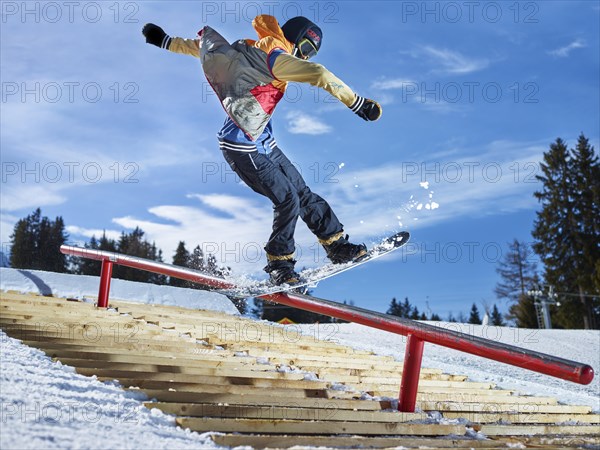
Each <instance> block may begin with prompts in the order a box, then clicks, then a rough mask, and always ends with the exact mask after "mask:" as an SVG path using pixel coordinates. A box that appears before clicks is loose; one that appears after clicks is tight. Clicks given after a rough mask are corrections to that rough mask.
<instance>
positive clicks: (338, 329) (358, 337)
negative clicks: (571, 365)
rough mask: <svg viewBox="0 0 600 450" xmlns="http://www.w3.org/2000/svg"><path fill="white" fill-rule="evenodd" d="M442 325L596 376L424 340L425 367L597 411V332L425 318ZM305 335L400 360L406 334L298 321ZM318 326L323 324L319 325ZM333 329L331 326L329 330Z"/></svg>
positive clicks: (599, 380) (599, 382) (599, 349)
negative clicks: (576, 377)
mask: <svg viewBox="0 0 600 450" xmlns="http://www.w3.org/2000/svg"><path fill="white" fill-rule="evenodd" d="M427 323H429V324H432V325H435V326H438V327H440V328H441V329H447V330H453V331H459V332H462V333H466V334H468V335H470V336H476V337H483V338H486V339H491V340H494V341H499V342H503V343H505V344H510V345H515V346H517V347H523V348H527V349H530V350H534V351H537V352H541V353H546V354H549V355H554V356H558V357H561V358H565V359H570V360H573V361H579V362H583V363H586V364H589V365H590V366H592V368H593V369H594V373H595V374H596V376H595V377H594V380H593V381H592V382H591V383H590V384H589V385H580V384H576V383H572V382H569V381H564V380H561V379H558V378H554V377H551V376H548V375H543V374H540V373H537V372H532V371H529V370H525V369H521V368H519V367H514V366H511V365H508V364H502V363H499V362H496V361H492V360H490V359H485V358H481V357H478V356H473V355H470V354H467V353H463V352H459V351H457V350H452V349H449V348H446V347H441V346H438V345H435V344H430V343H426V345H425V350H424V353H423V363H422V366H423V367H428V368H437V369H442V370H443V371H444V372H445V373H451V374H457V375H467V376H468V377H469V380H470V381H476V382H489V383H494V384H496V385H497V386H498V387H500V388H503V389H509V390H514V391H516V392H518V393H521V394H528V395H537V396H543V397H548V396H549V397H554V398H557V399H558V400H559V402H561V403H564V404H570V405H587V406H591V407H592V409H593V411H595V412H600V376H598V374H599V373H600V331H599V330H530V329H523V328H509V327H497V326H483V325H471V324H459V323H448V322H427ZM299 327H300V329H301V330H302V331H303V332H304V333H305V334H310V335H316V336H319V335H320V336H328V340H332V341H334V342H337V343H339V344H342V345H349V346H351V347H353V348H356V349H360V350H371V351H374V352H375V353H377V354H380V355H390V356H393V357H395V358H396V359H397V360H399V361H403V360H404V349H405V347H406V337H405V336H401V335H397V334H392V333H388V332H385V331H382V330H377V329H373V328H369V327H366V326H363V325H358V324H323V325H299ZM319 327H321V328H320V329H319ZM332 327H335V328H332Z"/></svg>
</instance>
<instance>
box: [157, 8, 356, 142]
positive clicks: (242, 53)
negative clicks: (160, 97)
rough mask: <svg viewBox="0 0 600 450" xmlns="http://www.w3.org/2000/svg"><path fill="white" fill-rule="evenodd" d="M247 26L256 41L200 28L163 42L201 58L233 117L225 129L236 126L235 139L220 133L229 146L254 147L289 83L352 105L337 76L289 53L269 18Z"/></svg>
mask: <svg viewBox="0 0 600 450" xmlns="http://www.w3.org/2000/svg"><path fill="white" fill-rule="evenodd" d="M252 26H253V27H254V29H255V30H256V33H257V34H258V40H257V41H253V40H249V39H245V40H239V41H236V42H234V43H233V44H229V43H228V42H227V41H226V40H225V38H223V37H222V36H221V35H220V34H219V33H217V32H216V31H215V30H214V29H212V28H211V27H208V26H205V27H204V28H203V29H202V30H201V31H200V32H199V33H198V36H199V37H198V38H197V39H183V38H179V37H169V38H167V40H166V41H165V42H164V43H163V45H162V47H163V48H166V49H168V50H170V51H172V52H175V53H182V54H187V55H191V56H194V57H197V58H200V60H201V62H202V68H203V70H204V74H205V75H206V78H207V80H208V82H209V83H210V85H211V86H212V88H213V90H214V91H215V93H216V94H217V97H218V98H219V100H220V102H221V104H222V105H223V108H224V109H225V111H226V112H227V114H228V115H229V118H230V119H231V121H233V124H229V127H228V124H227V123H226V124H225V127H224V128H226V127H228V128H232V125H235V127H234V128H238V127H239V130H241V133H237V136H238V137H237V138H236V137H235V136H236V133H235V132H227V134H228V135H229V136H230V139H227V136H223V133H220V137H224V138H225V141H229V142H231V143H232V144H238V145H237V146H236V145H233V146H232V148H230V149H231V150H242V151H244V150H245V151H249V150H251V149H252V147H254V141H256V140H257V139H258V138H259V137H260V136H261V135H262V134H263V132H264V131H265V128H266V127H267V125H268V124H269V121H270V119H271V116H272V114H273V111H274V109H275V107H276V106H277V103H278V102H279V100H281V98H282V97H283V94H284V92H285V89H286V87H287V83H288V82H290V81H296V82H301V83H309V84H311V85H313V86H317V87H320V88H322V89H325V90H326V91H327V92H329V93H330V94H331V95H333V96H334V97H336V98H337V99H339V100H340V101H341V102H342V103H344V104H345V105H346V106H348V107H351V106H352V104H353V103H354V101H355V99H356V98H357V96H356V94H354V92H353V91H352V90H351V89H350V88H349V87H348V86H347V85H346V84H345V83H344V82H343V81H342V80H340V79H339V78H337V77H336V76H335V75H334V74H333V73H331V72H330V71H329V70H327V69H326V68H325V67H324V66H322V65H320V64H315V63H312V62H309V61H305V60H302V59H299V58H296V57H294V56H292V55H291V53H292V51H293V44H292V43H290V42H289V41H288V40H287V39H286V38H285V36H284V35H283V31H282V30H281V27H280V26H279V24H278V23H277V20H276V19H275V18H274V17H272V16H268V15H261V16H258V17H256V18H255V19H254V20H253V21H252ZM269 128H270V127H269ZM222 131H223V130H222ZM234 131H235V130H234ZM240 135H242V137H243V139H240ZM240 141H245V142H240ZM236 147H237V148H236Z"/></svg>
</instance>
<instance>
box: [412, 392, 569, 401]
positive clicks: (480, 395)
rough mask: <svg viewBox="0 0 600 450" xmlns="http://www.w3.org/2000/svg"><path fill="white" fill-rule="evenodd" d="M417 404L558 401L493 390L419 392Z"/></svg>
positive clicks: (550, 398)
mask: <svg viewBox="0 0 600 450" xmlns="http://www.w3.org/2000/svg"><path fill="white" fill-rule="evenodd" d="M417 399H418V400H419V402H455V403H507V404H517V405H521V404H533V405H556V404H558V401H557V400H556V399H555V398H553V397H534V396H530V395H513V393H512V392H511V391H505V390H502V389H494V390H490V391H479V392H421V393H419V394H418V396H417Z"/></svg>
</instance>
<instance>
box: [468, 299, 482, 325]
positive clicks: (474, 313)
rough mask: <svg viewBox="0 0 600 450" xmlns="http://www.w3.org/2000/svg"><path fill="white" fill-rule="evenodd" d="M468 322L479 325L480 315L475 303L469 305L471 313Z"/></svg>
mask: <svg viewBox="0 0 600 450" xmlns="http://www.w3.org/2000/svg"><path fill="white" fill-rule="evenodd" d="M469 323H471V324H474V325H481V317H480V316H479V310H478V309H477V305H476V304H475V303H473V306H471V313H470V314H469Z"/></svg>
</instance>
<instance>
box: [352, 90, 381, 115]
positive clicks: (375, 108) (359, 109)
mask: <svg viewBox="0 0 600 450" xmlns="http://www.w3.org/2000/svg"><path fill="white" fill-rule="evenodd" d="M350 109H351V110H352V111H353V112H354V113H355V114H357V115H358V116H359V117H361V118H363V119H365V120H367V121H374V120H377V119H379V118H380V117H381V113H382V110H381V106H380V105H379V103H377V102H376V101H373V100H369V99H368V98H364V97H361V96H360V95H357V96H356V99H355V100H354V103H352V105H350Z"/></svg>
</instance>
